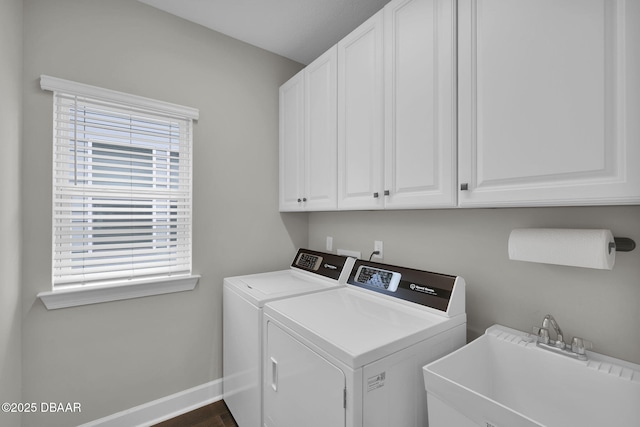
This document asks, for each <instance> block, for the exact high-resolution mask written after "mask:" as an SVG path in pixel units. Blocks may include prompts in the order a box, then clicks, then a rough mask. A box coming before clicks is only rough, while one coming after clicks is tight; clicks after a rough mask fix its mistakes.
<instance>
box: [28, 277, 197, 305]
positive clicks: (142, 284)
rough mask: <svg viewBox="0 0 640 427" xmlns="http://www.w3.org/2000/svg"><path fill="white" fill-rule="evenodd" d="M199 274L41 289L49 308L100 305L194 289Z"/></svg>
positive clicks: (42, 297)
mask: <svg viewBox="0 0 640 427" xmlns="http://www.w3.org/2000/svg"><path fill="white" fill-rule="evenodd" d="M198 279H200V276H197V275H195V276H193V275H184V276H174V277H164V278H154V279H141V280H129V281H127V282H120V283H117V284H112V285H100V286H87V287H78V288H71V289H64V290H59V291H50V292H40V293H39V294H38V298H40V299H41V300H42V302H43V303H44V305H45V307H47V310H55V309H58V308H67V307H75V306H78V305H88V304H98V303H101V302H108V301H118V300H124V299H131V298H140V297H146V296H151V295H161V294H169V293H173V292H183V291H191V290H193V289H194V288H195V287H196V284H197V283H198Z"/></svg>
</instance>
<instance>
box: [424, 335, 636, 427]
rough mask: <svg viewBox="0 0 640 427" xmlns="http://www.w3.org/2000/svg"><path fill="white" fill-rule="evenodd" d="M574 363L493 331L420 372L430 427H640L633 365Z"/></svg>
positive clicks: (595, 357) (531, 339) (530, 340)
mask: <svg viewBox="0 0 640 427" xmlns="http://www.w3.org/2000/svg"><path fill="white" fill-rule="evenodd" d="M587 356H588V360H587V361H580V360H576V359H572V358H570V357H567V356H565V355H561V354H556V353H553V352H551V351H549V350H545V349H542V348H539V347H537V346H536V343H535V335H530V334H527V333H523V332H520V331H517V330H514V329H510V328H506V327H504V326H500V325H495V326H492V327H491V328H489V329H487V331H486V333H485V334H484V335H483V336H481V337H480V338H478V339H477V340H475V341H473V342H471V343H469V344H467V345H466V346H464V347H462V348H461V349H459V350H457V351H455V352H453V353H451V354H449V355H448V356H445V357H443V358H442V359H439V360H437V361H435V362H433V363H430V364H428V365H427V366H425V367H424V368H423V373H424V381H425V386H426V389H427V405H428V412H429V427H453V426H455V427H476V426H481V427H530V426H547V427H573V426H576V427H577V426H616V427H638V426H640V365H636V364H633V363H629V362H625V361H622V360H618V359H614V358H611V357H607V356H603V355H600V354H597V353H594V352H587Z"/></svg>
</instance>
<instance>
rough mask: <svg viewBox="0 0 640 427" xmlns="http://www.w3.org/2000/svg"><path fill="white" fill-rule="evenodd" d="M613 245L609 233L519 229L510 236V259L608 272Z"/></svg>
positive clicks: (611, 262)
mask: <svg viewBox="0 0 640 427" xmlns="http://www.w3.org/2000/svg"><path fill="white" fill-rule="evenodd" d="M612 242H613V235H612V234H611V231H610V230H584V229H565V228H519V229H515V230H512V231H511V234H510V235H509V259H513V260H518V261H530V262H540V263H544V264H558V265H571V266H574V267H587V268H598V269H601V270H611V269H612V268H613V265H614V263H615V261H616V251H615V249H613V250H611V251H609V243H612ZM609 252H611V253H609Z"/></svg>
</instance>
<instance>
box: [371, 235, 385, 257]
mask: <svg viewBox="0 0 640 427" xmlns="http://www.w3.org/2000/svg"><path fill="white" fill-rule="evenodd" d="M373 251H374V252H378V253H377V254H374V255H373V258H376V259H382V258H384V251H383V250H382V240H376V241H374V242H373Z"/></svg>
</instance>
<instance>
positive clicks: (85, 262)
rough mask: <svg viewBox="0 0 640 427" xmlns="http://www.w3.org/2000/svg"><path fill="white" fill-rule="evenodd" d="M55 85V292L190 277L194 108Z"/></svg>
mask: <svg viewBox="0 0 640 427" xmlns="http://www.w3.org/2000/svg"><path fill="white" fill-rule="evenodd" d="M47 79H48V80H47ZM50 81H53V82H54V83H52V84H51V86H53V87H54V88H53V89H52V90H54V131H53V286H54V290H55V289H56V288H59V287H60V286H63V285H70V284H73V285H76V284H89V283H90V284H99V283H101V282H107V281H117V280H124V279H131V278H140V277H155V276H168V275H176V274H190V273H191V200H192V195H191V188H192V182H191V177H192V173H191V168H192V118H194V115H193V111H194V110H191V109H185V111H186V114H182V115H181V114H176V111H179V110H180V108H179V106H175V105H174V104H166V103H162V102H156V101H153V100H149V99H147V98H140V97H134V96H129V95H126V94H122V93H120V92H112V91H106V90H102V89H100V88H95V87H89V86H85V85H79V84H73V82H67V81H61V80H59V79H53V78H48V77H46V76H43V78H42V80H41V85H42V86H43V88H44V89H49V87H45V86H46V85H47V82H50ZM60 82H61V83H63V85H62V86H65V85H69V84H70V85H73V86H72V87H71V89H72V90H65V89H68V88H66V87H59V86H57V85H56V84H55V83H60ZM56 88H57V89H56ZM82 89H86V90H84V91H83V90H82ZM83 92H86V93H88V95H84V94H83ZM92 92H93V93H92ZM96 95H97V96H96ZM110 95H111V96H110ZM163 107H169V108H163ZM176 107H177V108H176ZM195 117H197V111H196V112H195Z"/></svg>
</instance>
